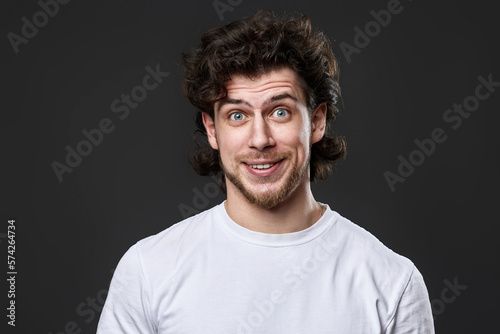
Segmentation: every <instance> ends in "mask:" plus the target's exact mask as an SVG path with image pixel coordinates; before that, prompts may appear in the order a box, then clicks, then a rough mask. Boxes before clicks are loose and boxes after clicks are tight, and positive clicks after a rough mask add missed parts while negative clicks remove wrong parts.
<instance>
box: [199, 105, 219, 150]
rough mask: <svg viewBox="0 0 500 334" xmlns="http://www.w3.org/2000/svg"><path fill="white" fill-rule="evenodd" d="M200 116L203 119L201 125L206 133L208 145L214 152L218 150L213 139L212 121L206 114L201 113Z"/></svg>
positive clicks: (213, 126)
mask: <svg viewBox="0 0 500 334" xmlns="http://www.w3.org/2000/svg"><path fill="white" fill-rule="evenodd" d="M201 116H202V118H203V125H205V130H206V131H207V136H208V142H209V143H210V146H212V148H213V149H214V150H218V149H219V145H217V138H216V137H215V123H214V120H213V119H212V117H210V115H209V114H207V113H206V112H204V113H202V115H201Z"/></svg>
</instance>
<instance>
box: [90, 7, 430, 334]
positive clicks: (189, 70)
mask: <svg viewBox="0 0 500 334" xmlns="http://www.w3.org/2000/svg"><path fill="white" fill-rule="evenodd" d="M184 65H185V68H186V74H185V94H186V96H187V97H188V99H189V100H190V101H191V102H192V103H193V104H194V106H196V108H197V109H198V114H197V125H198V132H199V133H201V135H202V137H201V139H202V142H200V141H198V147H197V149H196V151H195V152H194V155H193V157H192V159H191V163H192V165H193V167H194V168H195V170H196V171H197V172H198V173H200V174H202V175H213V176H217V177H218V178H219V180H220V181H221V182H220V185H221V188H222V189H224V190H225V191H226V192H227V200H226V201H224V202H223V203H222V204H220V205H218V206H216V207H214V208H212V209H210V210H207V211H205V212H202V213H200V214H198V215H196V216H194V217H191V218H188V219H186V220H184V221H182V222H180V223H177V224H174V225H173V226H171V227H170V228H167V229H166V230H164V231H163V232H161V233H159V234H157V235H154V236H151V237H149V238H146V239H143V240H141V241H139V242H138V243H137V244H135V245H134V246H132V247H131V248H130V249H129V250H128V251H127V253H126V254H125V255H124V256H123V258H122V259H121V261H120V263H119V265H118V267H117V269H116V271H115V274H114V276H113V279H112V282H111V287H110V290H109V295H108V298H107V300H106V304H105V306H104V309H103V312H102V316H101V319H100V322H99V327H98V333H101V334H104V333H214V334H222V333H315V334H317V333H433V332H434V330H433V322H432V315H431V310H430V303H429V298H428V294H427V291H426V288H425V285H424V281H423V278H422V276H421V274H420V273H419V272H418V271H417V269H416V268H415V266H414V265H413V264H412V262H410V261H409V260H408V259H406V258H403V257H401V256H399V255H397V254H395V253H394V252H392V251H391V250H389V249H388V248H387V247H385V246H384V245H383V244H381V243H380V242H379V241H378V240H377V239H375V237H373V236H372V235H371V234H369V233H368V232H366V231H365V230H363V229H362V228H360V227H358V226H357V225H355V224H353V223H352V222H350V221H349V220H347V219H345V218H343V217H342V216H340V215H339V214H338V213H337V212H335V211H332V210H331V209H330V208H329V207H328V205H326V204H321V203H318V202H317V201H316V200H315V199H314V196H313V194H312V192H311V188H310V182H311V181H312V180H315V179H318V178H326V177H327V176H328V174H329V172H330V169H331V166H332V165H333V164H334V163H335V162H336V161H338V160H340V159H342V158H343V157H344V155H345V142H344V140H343V139H342V138H340V137H338V136H336V135H335V134H332V133H331V129H330V126H331V124H330V123H331V122H332V121H333V120H334V118H335V116H336V115H337V113H338V110H337V108H336V103H337V100H338V98H339V96H340V88H339V86H338V65H337V61H336V59H335V57H334V55H333V53H332V51H331V47H330V44H329V42H328V40H327V39H326V37H325V36H324V35H323V34H322V33H321V32H319V31H312V30H311V26H310V22H309V20H308V19H307V17H302V18H295V17H294V16H285V17H283V18H276V17H275V16H274V15H273V14H272V12H268V11H261V12H259V13H257V14H256V15H254V16H253V17H251V18H249V19H246V20H241V21H236V22H233V23H230V24H228V25H226V26H222V27H218V28H214V29H211V30H209V31H207V32H206V33H205V34H204V35H203V36H202V43H201V45H200V47H199V48H197V49H195V50H193V51H192V52H190V53H188V54H185V55H184ZM203 139H204V141H203Z"/></svg>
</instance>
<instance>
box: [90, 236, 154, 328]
mask: <svg viewBox="0 0 500 334" xmlns="http://www.w3.org/2000/svg"><path fill="white" fill-rule="evenodd" d="M121 333H124V334H125V333H126V334H128V333H130V334H131V333H134V334H139V333H140V334H153V333H156V329H155V326H154V324H153V321H152V317H151V309H150V294H149V291H148V288H147V284H146V279H145V276H144V271H143V268H142V264H141V259H140V256H139V253H138V249H137V245H134V246H132V247H130V249H129V250H128V251H127V252H126V253H125V254H124V255H123V257H122V258H121V260H120V262H119V263H118V266H117V267H116V270H115V272H114V274H113V278H112V279H111V284H110V287H109V292H108V296H107V298H106V302H105V304H104V308H103V310H102V314H101V317H100V319H99V324H98V326H97V334H121Z"/></svg>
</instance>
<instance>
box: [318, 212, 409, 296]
mask: <svg viewBox="0 0 500 334" xmlns="http://www.w3.org/2000/svg"><path fill="white" fill-rule="evenodd" d="M335 214H336V215H337V219H336V222H335V224H334V225H333V226H332V228H331V229H330V230H329V233H328V238H329V240H330V241H331V242H332V243H333V244H334V245H335V247H336V250H337V252H338V253H339V256H338V259H337V261H338V265H339V267H341V268H342V271H343V274H344V275H345V277H346V279H352V280H353V281H354V282H356V283H357V284H359V288H360V289H361V291H364V292H365V293H366V292H373V293H374V294H379V293H381V294H382V295H383V296H385V297H387V298H388V299H389V300H392V301H397V300H399V298H400V297H401V295H402V294H403V292H404V290H405V288H406V286H407V285H408V284H409V282H410V280H411V278H412V276H413V275H414V274H415V272H416V268H415V265H414V264H413V262H412V261H411V260H409V259H408V258H406V257H404V256H401V255H399V254H397V253H396V252H394V251H393V250H391V249H390V248H389V247H387V246H386V245H384V244H383V243H382V242H380V240H379V239H377V238H376V237H375V236H374V235H373V234H371V233H370V232H368V231H366V230H365V229H364V228H362V227H360V226H359V225H357V224H355V223H353V222H352V221H350V220H349V219H347V218H344V217H342V216H341V215H340V214H338V213H335Z"/></svg>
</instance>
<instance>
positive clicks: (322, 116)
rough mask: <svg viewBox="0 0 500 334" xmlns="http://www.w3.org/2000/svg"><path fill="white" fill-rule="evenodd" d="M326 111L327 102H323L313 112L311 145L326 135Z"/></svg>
mask: <svg viewBox="0 0 500 334" xmlns="http://www.w3.org/2000/svg"><path fill="white" fill-rule="evenodd" d="M326 111H327V108H326V103H324V102H323V103H321V104H320V105H318V106H316V108H314V111H313V112H312V114H311V145H312V144H315V143H317V142H319V141H320V140H321V139H322V138H323V136H324V135H325V129H326Z"/></svg>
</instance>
